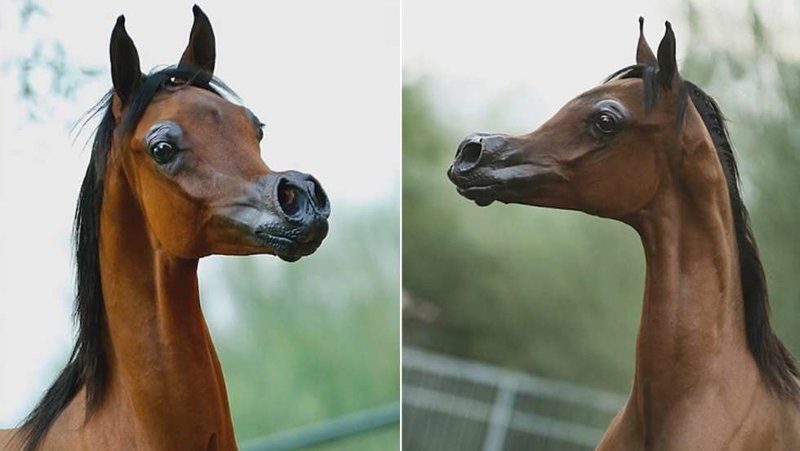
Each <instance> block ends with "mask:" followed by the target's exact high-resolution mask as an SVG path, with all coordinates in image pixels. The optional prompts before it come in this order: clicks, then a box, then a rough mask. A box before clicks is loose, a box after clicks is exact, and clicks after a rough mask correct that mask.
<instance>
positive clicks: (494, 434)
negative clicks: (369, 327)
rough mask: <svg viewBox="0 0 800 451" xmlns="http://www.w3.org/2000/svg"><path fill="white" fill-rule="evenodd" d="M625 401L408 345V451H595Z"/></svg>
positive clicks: (405, 444)
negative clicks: (593, 450)
mask: <svg viewBox="0 0 800 451" xmlns="http://www.w3.org/2000/svg"><path fill="white" fill-rule="evenodd" d="M624 402H625V397H624V396H621V395H619V394H616V393H611V392H607V391H603V390H597V389H592V388H587V387H581V386H577V385H574V384H569V383H564V382H559V381H553V380H548V379H544V378H540V377H536V376H531V375H528V374H523V373H519V372H513V371H509V370H505V369H501V368H498V367H494V366H491V365H487V364H484V363H479V362H475V361H468V360H464V359H460V358H455V357H451V356H446V355H442V354H436V353H433V352H430V351H423V350H421V349H417V348H410V347H404V348H403V431H402V434H403V449H404V450H408V451H450V450H453V451H471V450H475V451H516V450H587V449H594V447H595V445H596V444H597V442H598V440H599V439H600V437H601V436H602V434H603V431H604V430H605V428H606V426H607V425H608V423H609V422H610V421H611V419H612V418H613V417H614V415H615V414H616V413H617V411H618V410H619V409H620V408H621V407H622V405H623V404H624Z"/></svg>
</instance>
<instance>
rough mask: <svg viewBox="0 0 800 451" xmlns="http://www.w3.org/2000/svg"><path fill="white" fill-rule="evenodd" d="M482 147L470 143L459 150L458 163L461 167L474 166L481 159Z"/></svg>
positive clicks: (478, 143)
mask: <svg viewBox="0 0 800 451" xmlns="http://www.w3.org/2000/svg"><path fill="white" fill-rule="evenodd" d="M482 152H483V146H482V145H481V143H480V142H474V141H473V142H470V143H467V144H466V145H464V147H462V148H461V154H460V155H459V157H460V158H459V161H460V162H461V164H462V165H475V164H477V163H478V161H479V160H480V159H481V153H482Z"/></svg>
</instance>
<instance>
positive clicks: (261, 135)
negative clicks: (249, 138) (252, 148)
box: [258, 123, 264, 141]
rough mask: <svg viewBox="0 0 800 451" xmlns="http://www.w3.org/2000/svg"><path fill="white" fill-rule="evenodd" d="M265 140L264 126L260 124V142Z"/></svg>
mask: <svg viewBox="0 0 800 451" xmlns="http://www.w3.org/2000/svg"><path fill="white" fill-rule="evenodd" d="M262 139H264V124H262V123H259V124H258V140H259V141H261V140H262Z"/></svg>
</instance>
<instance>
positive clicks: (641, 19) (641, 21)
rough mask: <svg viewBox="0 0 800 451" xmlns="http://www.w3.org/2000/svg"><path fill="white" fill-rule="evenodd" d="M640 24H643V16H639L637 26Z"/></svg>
mask: <svg viewBox="0 0 800 451" xmlns="http://www.w3.org/2000/svg"><path fill="white" fill-rule="evenodd" d="M642 25H644V17H642V16H639V26H640V27H641V26H642Z"/></svg>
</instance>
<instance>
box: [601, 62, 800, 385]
mask: <svg viewBox="0 0 800 451" xmlns="http://www.w3.org/2000/svg"><path fill="white" fill-rule="evenodd" d="M657 72H658V68H657V67H655V66H646V65H638V64H637V65H633V66H628V67H625V68H623V69H620V70H618V71H617V72H615V73H613V74H611V76H609V77H608V78H607V79H606V82H608V81H611V80H620V79H626V78H640V79H642V80H643V82H644V92H645V96H644V97H645V111H650V109H651V108H652V107H653V105H654V104H655V102H656V100H657V95H658V92H659V89H657V88H658V85H657V79H658V77H657ZM689 100H691V102H692V104H693V105H694V106H695V108H696V109H697V111H698V112H699V113H700V117H701V118H702V120H703V124H704V125H705V127H706V129H707V130H708V133H709V135H711V139H712V141H713V142H714V147H715V149H716V151H717V157H718V158H719V162H720V164H721V166H722V171H723V173H724V174H725V179H726V181H727V185H728V193H729V198H730V205H731V212H732V214H733V223H734V231H735V233H736V244H737V247H738V250H739V269H740V272H741V282H742V296H743V298H744V316H745V330H746V334H747V347H748V348H749V349H750V353H751V354H752V355H753V358H754V359H755V361H756V364H758V368H759V370H760V371H761V376H762V378H763V379H764V381H765V382H766V384H767V387H769V389H770V390H772V391H773V392H774V393H776V394H778V395H779V396H783V397H786V398H789V399H793V400H796V401H800V385H798V378H800V371H799V370H798V367H797V362H796V360H795V359H794V357H792V354H791V353H790V352H789V351H788V350H787V349H786V347H785V346H784V345H783V343H782V342H781V341H780V339H779V338H778V337H777V336H776V335H775V332H774V331H773V330H772V326H771V325H770V319H769V311H770V309H769V295H768V293H767V280H766V277H765V275H764V268H763V266H762V264H761V258H760V257H759V252H758V246H757V245H756V239H755V236H754V235H753V231H752V230H751V229H750V215H749V214H748V212H747V208H746V207H745V205H744V202H743V201H742V196H741V194H740V190H739V170H738V168H737V166H736V159H735V157H734V153H733V146H732V145H731V142H730V137H729V134H728V129H727V128H726V126H725V117H724V116H723V114H722V111H720V109H719V105H717V102H716V101H715V100H714V99H713V98H711V96H709V95H708V94H706V93H705V92H703V90H701V89H700V88H699V87H697V86H696V85H695V84H694V83H691V82H689V81H685V80H684V81H683V82H682V86H681V88H680V92H679V97H678V104H677V114H676V122H677V123H676V130H678V131H680V127H681V125H682V124H683V121H684V116H685V113H686V105H687V102H688V101H689Z"/></svg>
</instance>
